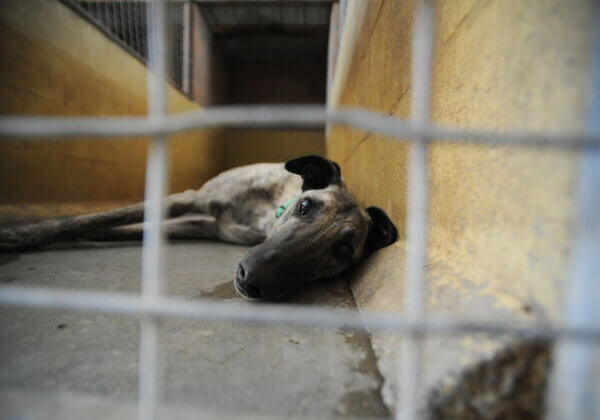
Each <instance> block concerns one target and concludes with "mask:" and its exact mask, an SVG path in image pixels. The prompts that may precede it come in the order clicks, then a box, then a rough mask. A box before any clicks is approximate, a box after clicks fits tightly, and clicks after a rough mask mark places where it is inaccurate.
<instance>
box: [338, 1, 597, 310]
mask: <svg viewBox="0 0 600 420" xmlns="http://www.w3.org/2000/svg"><path fill="white" fill-rule="evenodd" d="M411 3H412V2H399V1H377V2H376V1H373V2H370V3H369V6H370V7H369V8H368V10H367V11H366V13H364V14H363V15H362V16H356V17H354V18H355V19H364V20H365V23H364V24H363V27H362V33H361V36H360V37H359V41H358V44H357V45H356V46H355V48H354V53H353V56H352V62H351V65H350V67H349V76H348V78H347V80H346V82H345V83H344V85H343V89H342V90H341V92H340V95H339V101H340V102H341V104H344V105H360V106H364V107H367V108H371V109H376V110H380V111H383V112H387V113H390V114H393V115H397V116H400V117H407V116H408V113H409V108H410V29H411V20H412V17H411V16H412V4H411ZM592 3H593V2H592V1H585V0H580V1H576V2H569V3H568V4H567V3H565V2H562V1H560V0H555V1H535V2H528V3H527V4H524V3H522V2H518V1H514V2H512V1H511V2H506V1H499V0H498V1H474V0H471V1H467V0H464V1H452V2H451V1H438V2H437V3H436V10H437V14H436V15H437V18H436V25H437V30H436V47H435V58H434V69H433V72H434V75H433V86H432V91H433V98H432V118H433V120H434V121H435V122H437V123H441V124H446V125H453V126H459V127H477V128H489V129H493V130H496V129H498V130H516V129H531V130H544V131H556V130H569V129H582V128H583V127H584V126H585V117H586V104H587V95H586V92H587V89H588V86H589V85H588V80H589V76H590V75H589V72H588V65H589V63H590V53H591V45H592V40H593V35H594V33H593V29H594V27H593V19H592V16H593V13H591V9H592ZM352 18H353V17H352V16H350V17H349V19H350V22H351V20H352ZM327 152H328V155H329V156H330V157H331V158H332V159H334V160H337V161H338V162H339V163H340V164H341V166H342V171H343V175H344V177H345V179H346V181H347V183H348V185H349V187H350V188H351V190H352V191H353V192H355V193H356V195H357V196H358V198H359V200H360V201H361V202H363V203H364V204H377V205H380V206H382V207H383V208H385V209H386V210H387V211H388V212H389V213H390V214H391V215H392V216H393V218H394V220H395V221H396V222H397V223H398V225H399V226H400V227H401V229H400V230H401V232H402V233H404V231H405V208H406V202H405V198H406V194H405V183H406V146H405V144H404V143H403V142H394V141H392V140H390V139H386V138H381V137H379V136H375V135H372V134H370V133H363V132H359V131H357V130H352V129H345V128H333V129H332V131H331V132H330V136H329V137H328V139H327ZM576 169H577V158H576V156H575V155H574V154H573V153H571V152H562V151H556V150H541V149H531V148H514V147H496V146H492V147H490V146H478V145H464V144H460V145H450V144H445V143H434V144H433V145H432V146H431V147H430V149H429V174H430V193H431V194H430V208H429V254H430V256H431V257H432V258H437V259H440V260H443V261H444V262H445V263H447V264H449V265H450V266H452V268H453V269H455V270H457V271H460V272H461V273H462V274H463V275H464V276H465V277H466V278H468V279H469V281H471V282H475V283H478V284H482V285H486V286H485V287H486V288H488V289H493V290H494V292H498V293H500V292H502V291H503V290H505V289H507V288H510V289H512V290H511V291H510V292H506V296H504V297H503V302H504V303H505V304H507V305H518V303H517V301H516V300H515V299H516V296H509V295H511V294H513V293H515V294H516V295H518V296H519V297H520V298H523V299H524V298H526V297H527V296H528V294H529V293H533V290H532V289H531V287H532V285H533V284H534V283H535V282H534V281H533V280H532V281H531V282H524V283H523V282H520V281H517V280H516V279H517V278H518V279H521V278H522V277H524V276H525V277H530V278H532V277H531V276H533V278H535V279H537V280H536V281H539V282H550V283H552V282H554V283H556V282H557V281H558V279H560V278H563V277H564V269H565V263H566V260H565V257H566V256H567V253H568V249H569V240H568V234H569V232H568V227H569V223H570V221H571V219H572V212H573V205H572V199H573V196H572V195H573V177H574V171H575V170H576ZM509 284H510V286H511V287H508V285H509ZM536 285H539V284H536ZM542 289H543V290H540V289H539V288H536V290H535V296H536V299H540V300H542V301H543V302H544V303H547V304H552V305H554V304H555V303H556V296H555V294H554V292H551V291H550V290H546V288H542ZM548 289H550V288H548Z"/></svg>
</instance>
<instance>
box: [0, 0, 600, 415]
mask: <svg viewBox="0 0 600 420" xmlns="http://www.w3.org/2000/svg"><path fill="white" fill-rule="evenodd" d="M67 3H69V4H70V5H71V6H72V7H74V8H77V9H78V10H80V12H81V13H84V14H85V15H86V16H87V17H88V18H89V19H90V20H92V21H93V22H94V23H95V24H96V25H98V26H100V27H101V28H103V30H105V31H106V32H108V33H110V34H111V35H112V36H113V38H114V39H115V41H116V42H118V43H119V44H120V45H122V46H124V47H125V48H127V49H128V51H130V52H131V53H132V54H134V55H136V56H138V58H140V59H141V60H143V61H144V62H147V63H148V64H149V68H150V69H151V70H152V72H153V74H154V77H149V80H148V83H149V89H148V92H149V97H148V102H149V109H150V113H149V115H148V118H134V117H132V118H26V117H2V118H0V136H3V137H6V138H8V137H10V138H21V139H28V140H35V139H38V138H45V137H63V138H64V137H69V136H75V135H83V134H85V135H94V136H121V135H142V136H143V135H145V136H148V135H151V136H153V142H152V145H151V149H150V152H149V153H150V154H149V159H148V167H147V183H146V199H147V200H146V202H147V207H146V212H145V214H146V216H145V217H146V220H145V221H146V222H147V223H146V224H145V229H146V235H145V236H144V243H143V250H144V257H143V276H142V277H143V280H142V283H143V287H142V294H141V296H140V297H132V296H127V295H122V294H118V293H91V292H56V291H50V290H46V289H42V288H39V289H23V288H15V287H4V286H3V287H1V288H0V303H1V304H3V305H13V306H28V307H35V308H61V309H68V310H75V311H100V312H108V313H119V314H136V315H141V316H142V331H141V335H142V339H141V342H140V365H139V413H140V418H143V419H151V418H154V417H155V415H156V401H157V398H158V397H157V396H158V395H159V390H158V385H157V375H158V373H157V372H158V366H157V353H158V347H157V331H158V328H159V325H158V320H159V319H160V318H170V317H175V318H188V319H197V320H199V319H202V320H229V321H232V320H233V321H238V322H250V321H252V322H257V323H262V324H266V325H281V324H287V325H304V326H319V327H328V328H352V329H364V328H369V329H372V330H385V331H392V332H397V333H404V334H407V336H408V337H409V339H408V340H405V342H406V343H407V344H406V347H405V348H404V352H403V354H404V361H403V364H402V366H403V367H404V368H405V369H404V371H403V372H399V375H400V377H401V378H402V379H403V386H402V387H401V388H400V389H401V390H402V392H403V395H402V396H400V398H399V399H398V400H399V401H401V402H402V404H400V405H399V407H400V409H398V410H397V413H396V415H397V418H402V419H413V418H415V417H416V416H417V414H416V413H417V402H416V398H417V395H416V392H415V384H416V382H417V379H418V377H419V370H420V364H419V363H418V358H419V348H420V345H419V342H420V340H421V339H422V338H423V337H424V336H426V335H427V334H444V335H461V334H466V333H486V334H492V335H497V334H510V335H512V336H515V337H521V338H529V339H537V340H575V341H582V342H588V343H589V342H593V343H596V344H597V343H599V342H600V326H598V324H595V325H593V323H591V322H587V323H585V324H584V325H582V324H578V323H577V322H567V323H565V324H564V325H562V324H561V325H555V326H548V325H545V326H541V325H538V326H532V325H528V326H523V325H515V324H505V323H502V322H497V323H478V322H464V321H458V320H446V321H443V322H442V321H439V320H438V321H432V320H429V319H427V318H426V317H425V315H424V310H423V305H424V295H425V290H424V261H425V251H426V248H425V244H426V229H425V227H426V223H427V211H426V209H427V197H428V192H427V185H428V182H427V170H426V168H427V154H426V152H427V144H428V143H429V142H430V141H432V140H435V141H459V142H464V141H469V142H480V143H501V144H512V145H520V146H538V147H554V148H567V149H573V148H575V149H579V150H583V149H584V148H586V149H588V150H596V151H597V149H598V148H599V147H600V133H597V132H594V133H558V134H552V135H550V134H544V133H528V132H520V133H500V132H494V131H485V130H463V129H456V128H453V127H446V128H444V127H438V126H435V125H433V124H432V123H431V121H430V118H429V101H430V87H429V86H430V81H431V55H432V40H433V19H432V16H433V1H432V0H421V1H419V6H418V7H417V11H416V16H415V23H414V25H415V26H414V29H413V46H412V47H413V62H412V66H413V71H412V75H413V89H412V93H411V94H412V98H413V99H412V100H413V115H412V116H411V119H410V120H402V119H399V118H395V117H388V116H385V115H381V114H376V113H372V112H370V111H366V110H357V109H343V108H342V109H326V108H325V107H319V106H316V107H315V106H297V107H268V106H263V107H220V108H218V107H217V108H212V109H205V110H201V111H194V112H190V113H186V114H178V115H169V116H166V115H164V113H165V79H166V77H165V75H167V74H168V75H169V77H170V78H171V80H172V81H173V82H175V83H177V81H178V80H179V81H180V82H181V80H182V77H181V74H182V71H181V66H182V61H183V60H182V55H183V53H182V47H181V46H182V45H183V42H182V40H183V38H184V36H183V33H184V31H183V28H182V22H183V9H182V7H181V3H180V2H178V3H173V2H163V1H160V0H156V1H152V2H144V3H142V2H133V1H114V2H87V1H71V0H69V1H67ZM166 51H171V52H170V53H166ZM174 69H175V70H174ZM326 124H344V125H349V126H352V127H357V128H362V129H365V130H368V131H371V132H374V133H379V134H382V135H387V136H392V137H395V138H396V139H398V140H400V141H407V139H408V140H409V141H411V154H410V170H409V177H408V183H409V191H410V192H409V197H408V201H409V210H408V223H407V225H408V227H409V230H408V247H409V249H410V252H409V254H408V258H407V271H406V284H405V295H406V301H405V307H406V308H407V311H406V314H405V315H398V314H381V313H378V314H375V313H368V312H364V313H361V314H358V313H355V312H343V311H342V312H340V311H331V310H326V309H318V310H315V309H314V308H310V309H309V308H292V307H288V306H283V305H275V306H274V305H261V306H255V305H253V306H244V307H239V306H236V307H235V308H234V307H232V306H231V305H230V304H228V303H208V302H202V301H197V302H189V301H183V300H179V299H175V298H171V297H166V296H164V295H163V293H162V290H163V285H164V284H165V280H166V279H165V273H164V261H162V258H161V256H162V254H163V247H164V244H163V236H162V234H161V223H160V222H161V220H162V218H163V214H162V213H163V212H162V207H163V206H162V197H163V196H164V192H165V185H166V183H167V173H168V171H167V167H166V155H167V146H168V141H167V140H168V135H169V134H171V133H176V132H179V131H182V130H190V129H194V128H203V127H211V126H220V127H223V126H253V127H268V126H280V125H285V126H299V127H307V126H311V127H323V126H325V125H326ZM598 193H599V191H595V192H594V191H592V192H591V194H598ZM593 223H597V221H595V222H593ZM577 240H578V239H577V238H575V241H577ZM572 283H573V284H574V285H576V286H577V285H583V288H584V289H585V287H588V288H589V279H588V278H583V279H582V278H580V277H578V275H577V273H575V274H574V275H573V278H572ZM584 294H585V293H584ZM579 316H583V318H584V319H586V320H588V321H589V320H591V319H592V318H593V314H591V313H585V314H583V315H582V314H579ZM407 366H408V367H410V369H406V367H407Z"/></svg>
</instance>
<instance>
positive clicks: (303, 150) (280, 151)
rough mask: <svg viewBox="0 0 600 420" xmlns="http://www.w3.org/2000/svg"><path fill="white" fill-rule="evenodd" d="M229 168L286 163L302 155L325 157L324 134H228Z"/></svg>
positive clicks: (315, 132)
mask: <svg viewBox="0 0 600 420" xmlns="http://www.w3.org/2000/svg"><path fill="white" fill-rule="evenodd" d="M225 136H226V139H227V166H228V167H230V168H234V167H236V166H242V165H248V164H251V163H258V162H284V161H286V160H288V159H292V158H295V157H298V156H302V155H311V154H318V155H324V154H325V150H324V149H325V138H324V133H323V132H322V131H303V130H298V131H282V130H268V131H261V130H227V132H226V134H225Z"/></svg>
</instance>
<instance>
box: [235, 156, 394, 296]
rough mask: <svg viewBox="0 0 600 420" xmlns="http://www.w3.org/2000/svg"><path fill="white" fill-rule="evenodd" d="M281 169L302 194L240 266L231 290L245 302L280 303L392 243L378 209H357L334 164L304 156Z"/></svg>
mask: <svg viewBox="0 0 600 420" xmlns="http://www.w3.org/2000/svg"><path fill="white" fill-rule="evenodd" d="M285 168H286V169H287V170H288V171H290V172H292V173H295V174H298V175H300V176H301V177H302V180H303V183H302V193H301V194H300V196H299V197H298V198H297V199H296V200H295V201H294V202H293V203H291V204H289V205H288V206H287V207H286V208H285V209H284V210H283V212H281V214H280V215H279V217H278V218H277V219H276V221H275V225H274V226H273V229H272V231H271V233H270V234H269V236H268V237H267V239H266V240H265V241H264V242H263V243H262V244H260V245H258V246H256V247H254V248H252V249H251V250H250V252H249V253H248V254H247V255H246V256H245V257H244V259H243V260H242V261H241V262H240V264H239V266H238V270H237V273H236V278H235V286H236V289H237V290H238V292H239V293H240V294H241V295H242V296H244V297H246V298H250V299H264V300H279V299H282V298H284V297H286V296H288V295H289V294H291V293H292V292H294V291H296V290H298V289H299V288H301V287H302V286H304V285H306V284H307V283H310V282H313V281H315V280H319V279H323V278H328V277H333V276H336V275H338V274H340V273H342V272H344V271H345V270H347V269H348V268H350V267H352V266H353V265H355V264H356V263H357V262H359V261H360V260H362V259H363V258H365V257H366V256H368V255H369V254H370V253H371V252H373V251H374V250H376V249H378V248H382V247H384V246H387V245H390V244H391V243H393V242H394V241H395V240H396V238H397V232H396V227H395V226H394V224H393V223H392V222H391V220H390V219H389V218H388V216H387V215H386V214H385V212H384V211H383V210H381V209H380V208H378V207H369V208H367V209H361V208H360V207H359V206H358V203H357V202H356V200H355V198H354V197H353V196H352V194H350V192H349V191H348V190H347V189H346V186H345V185H344V183H343V182H342V179H341V176H340V167H339V166H338V164H337V163H335V162H332V161H330V160H328V159H325V158H323V157H320V156H304V157H300V158H297V159H293V160H290V161H288V162H286V164H285ZM274 217H275V216H274Z"/></svg>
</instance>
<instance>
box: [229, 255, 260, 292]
mask: <svg viewBox="0 0 600 420" xmlns="http://www.w3.org/2000/svg"><path fill="white" fill-rule="evenodd" d="M233 284H234V286H235V290H236V291H237V292H238V293H239V294H240V295H241V296H242V297H243V298H246V299H252V300H255V299H262V298H263V294H262V292H261V291H260V289H259V288H258V286H257V285H256V277H255V276H254V275H253V274H252V273H250V272H248V270H247V269H246V267H245V266H244V264H243V263H240V264H239V265H238V268H237V272H236V273H235V280H234V281H233Z"/></svg>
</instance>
